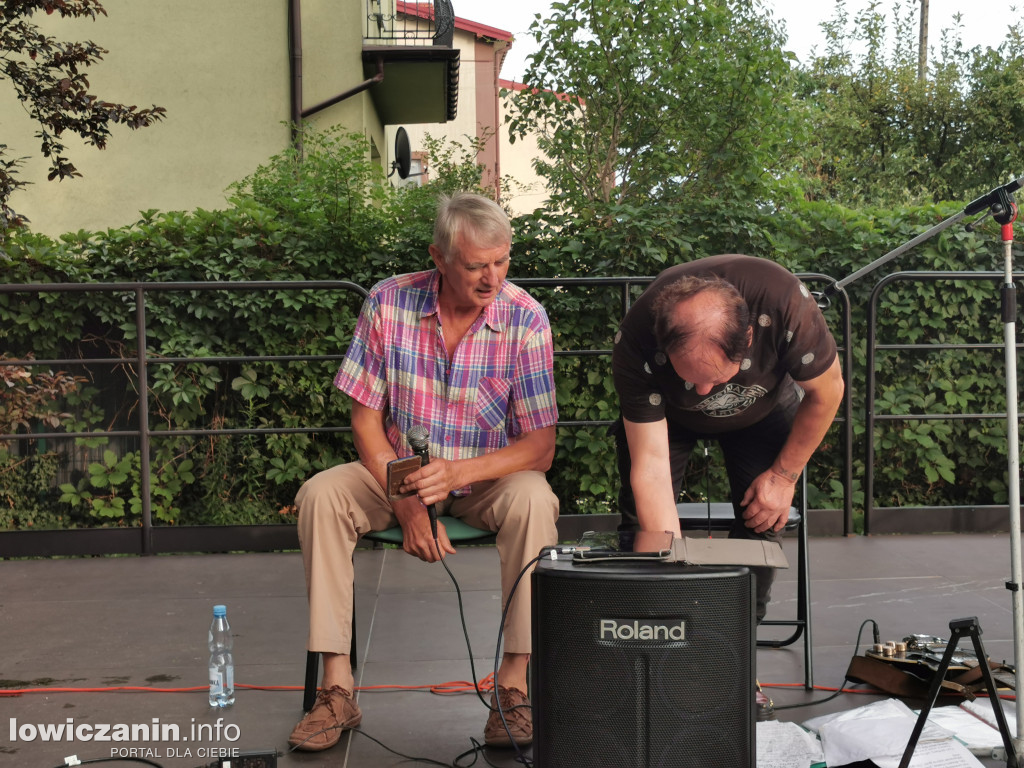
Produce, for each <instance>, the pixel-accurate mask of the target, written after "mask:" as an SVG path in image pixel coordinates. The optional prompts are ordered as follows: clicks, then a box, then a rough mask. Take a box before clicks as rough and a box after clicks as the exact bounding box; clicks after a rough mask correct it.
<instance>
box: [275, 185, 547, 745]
mask: <svg viewBox="0 0 1024 768" xmlns="http://www.w3.org/2000/svg"><path fill="white" fill-rule="evenodd" d="M511 242H512V231H511V227H510V225H509V221H508V217H507V216H506V215H505V213H504V212H503V211H502V210H501V208H500V207H498V206H497V205H496V204H495V203H494V202H493V201H491V200H488V199H486V198H483V197H480V196H478V195H472V194H459V195H455V196H453V197H451V198H443V199H442V200H441V203H440V205H439V208H438V216H437V220H436V222H435V226H434V242H433V244H432V245H431V246H430V249H429V251H430V255H431V257H432V258H433V261H434V265H435V269H432V270H429V271H426V272H417V273H413V274H408V275H397V276H395V277H392V278H389V279H387V280H384V281H382V282H380V283H378V284H377V285H376V286H374V287H373V289H372V290H371V292H370V295H369V297H368V298H367V299H366V301H365V303H364V304H363V308H362V311H361V314H360V317H359V321H358V323H357V325H356V330H355V334H354V337H353V339H352V342H351V344H350V345H349V348H348V351H347V352H346V355H345V359H344V360H343V362H342V365H341V368H340V370H339V371H338V375H337V377H336V378H335V381H334V383H335V386H337V387H338V388H339V389H341V390H342V391H343V392H345V393H347V394H348V395H349V396H351V398H352V434H353V437H354V441H355V446H356V450H357V452H358V454H359V461H358V462H353V463H351V464H342V465H339V466H336V467H333V468H331V469H327V470H324V471H323V472H320V473H318V474H317V475H315V476H314V477H312V478H310V479H309V480H308V481H307V482H306V483H304V484H303V486H302V487H301V488H300V489H299V493H298V495H297V497H296V504H297V506H298V508H299V522H298V529H299V542H300V544H301V546H302V558H303V564H304V566H305V571H306V589H307V593H308V596H309V608H310V627H309V641H308V648H309V650H310V651H319V652H320V653H321V654H322V657H323V662H324V664H323V667H324V669H323V677H322V680H321V691H320V694H319V696H318V697H317V700H316V704H315V705H314V706H313V708H312V709H311V710H310V711H309V712H308V713H306V715H305V717H304V718H303V719H302V720H301V721H300V722H299V724H298V725H296V726H295V730H294V731H293V732H292V735H291V738H290V739H289V743H290V744H292V745H293V746H295V747H297V748H298V749H303V750H308V751H319V750H323V749H328V748H330V747H332V746H334V745H335V744H337V743H338V741H339V740H340V738H341V733H342V730H343V729H344V728H354V727H356V726H357V725H359V723H360V722H361V720H362V713H361V712H360V710H359V706H358V705H357V704H356V702H355V699H354V697H353V694H352V691H353V685H354V681H353V676H352V666H351V663H350V660H349V656H348V653H349V650H350V647H351V639H352V638H351V627H352V580H353V569H352V552H353V550H354V548H355V545H356V542H357V540H358V538H359V536H360V534H362V533H366V532H368V531H378V530H383V529H385V528H389V527H392V526H394V525H396V524H397V525H400V526H401V527H402V534H403V539H404V545H403V548H404V549H405V551H406V552H408V553H409V554H412V555H416V556H417V557H419V558H421V559H422V560H425V561H427V562H431V563H432V562H435V561H436V560H438V559H440V558H443V557H445V556H446V555H449V554H454V553H455V548H454V547H453V546H452V544H451V542H450V541H449V540H448V537H447V535H446V534H445V531H444V525H443V524H438V525H437V538H436V541H435V539H434V538H433V535H432V532H431V525H430V521H429V517H428V511H427V507H428V506H430V505H436V509H437V512H438V514H442V513H443V514H447V515H452V516H455V517H458V518H460V519H462V520H465V521H466V522H467V523H468V524H470V525H472V526H475V527H478V528H484V529H488V530H491V531H496V532H497V549H498V555H499V559H500V561H501V588H502V605H503V606H504V605H505V603H507V602H508V600H509V593H510V592H511V588H512V585H513V583H514V582H515V580H516V577H517V576H518V575H519V574H520V572H521V571H522V569H523V568H524V567H525V566H526V564H527V563H529V562H530V560H531V559H533V558H534V557H535V556H536V555H537V554H538V553H539V552H540V550H541V549H542V548H543V547H545V546H548V545H551V544H555V543H556V541H557V533H556V529H555V521H556V519H557V517H558V500H557V498H556V497H555V495H554V494H553V493H552V491H551V488H550V486H549V485H548V483H547V480H546V479H545V477H544V472H545V471H546V470H547V469H548V467H550V466H551V460H552V457H553V456H554V451H555V423H556V422H557V420H558V412H557V408H556V405H555V387H554V376H553V364H552V363H553V348H552V341H551V328H550V326H549V324H548V319H547V314H546V313H545V312H544V309H543V307H541V305H540V304H538V303H537V302H536V301H535V300H534V299H533V298H531V297H530V296H529V295H528V294H527V293H526V292H525V291H523V290H521V289H520V288H517V287H516V286H514V285H512V284H511V283H509V282H507V281H506V280H505V276H506V275H507V273H508V268H509V251H510V248H511ZM413 426H421V427H425V428H426V429H427V430H428V432H429V436H430V446H429V448H430V461H429V463H428V464H426V465H425V466H423V467H422V468H420V469H419V470H418V471H416V472H415V473H413V474H412V475H410V476H409V477H408V478H407V480H406V481H405V483H404V485H403V486H402V489H401V490H402V491H403V492H406V491H409V492H413V493H411V495H409V496H407V497H406V498H402V499H399V500H395V501H390V500H389V497H388V496H387V495H386V494H385V492H384V487H385V483H386V479H385V478H386V474H387V464H388V462H389V461H390V460H392V459H395V458H396V457H398V456H408V455H411V454H412V453H413V451H412V450H411V448H410V446H409V443H408V441H407V439H406V434H407V433H408V431H409V429H410V428H411V427H413ZM414 631H415V628H410V634H413V633H414ZM530 642H531V638H530V584H529V579H524V580H522V581H521V582H520V584H519V586H518V587H517V589H516V594H515V597H514V599H513V600H512V602H511V605H510V607H509V610H508V614H507V617H506V623H505V627H504V655H503V657H502V661H501V665H500V667H499V669H498V673H497V678H496V680H495V685H496V693H497V697H495V696H492V697H491V702H492V711H491V714H490V716H489V717H488V719H487V724H486V726H485V729H484V739H485V741H486V743H487V744H490V745H498V746H501V745H506V746H510V745H511V743H512V740H514V741H515V742H516V743H517V744H528V743H530V742H531V741H532V739H533V722H532V713H531V710H530V704H529V701H528V699H527V698H526V693H525V691H526V689H527V688H526V675H527V663H528V661H529V654H530ZM496 698H497V699H498V700H500V703H501V710H502V712H504V714H505V720H506V722H507V723H508V726H509V729H508V732H507V731H506V729H505V727H504V726H503V724H502V721H501V717H500V715H499V713H498V711H497V708H496V707H495V706H493V705H495V699H496ZM325 729H326V730H325ZM509 734H511V740H510V735H509Z"/></svg>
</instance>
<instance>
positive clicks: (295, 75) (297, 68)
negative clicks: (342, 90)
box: [288, 0, 302, 152]
mask: <svg viewBox="0 0 1024 768" xmlns="http://www.w3.org/2000/svg"><path fill="white" fill-rule="evenodd" d="M288 61H289V66H290V69H291V72H290V75H291V78H290V82H291V93H290V94H289V95H290V96H291V99H290V101H291V109H290V121H291V131H292V144H293V145H294V146H295V147H296V148H298V149H299V151H300V152H301V151H302V137H301V134H300V132H299V128H300V124H301V122H302V4H301V0H288Z"/></svg>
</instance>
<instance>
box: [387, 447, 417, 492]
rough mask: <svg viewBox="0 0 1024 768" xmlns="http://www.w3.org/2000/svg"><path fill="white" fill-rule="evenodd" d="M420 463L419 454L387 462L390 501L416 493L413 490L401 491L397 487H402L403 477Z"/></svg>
mask: <svg viewBox="0 0 1024 768" xmlns="http://www.w3.org/2000/svg"><path fill="white" fill-rule="evenodd" d="M421 463H422V462H421V459H420V457H419V456H406V457H405V458H404V459H395V460H393V461H389V462H388V498H389V499H391V501H397V500H398V499H404V498H407V497H409V496H415V495H416V492H415V491H411V492H409V493H401V492H400V491H399V490H398V489H399V488H401V487H402V483H403V482H405V478H407V477H408V476H409V475H411V474H412V473H413V472H415V471H416V470H417V469H419V468H420V464H421Z"/></svg>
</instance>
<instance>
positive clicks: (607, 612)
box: [531, 561, 756, 768]
mask: <svg viewBox="0 0 1024 768" xmlns="http://www.w3.org/2000/svg"><path fill="white" fill-rule="evenodd" d="M532 579H533V654H534V655H533V661H532V670H533V679H532V688H533V690H532V691H531V696H532V700H533V705H534V758H535V765H536V766H537V768H571V767H572V766H581V767H582V766H586V767H587V768H593V767H594V766H615V768H627V767H629V766H637V768H653V767H662V766H664V767H666V768H667V767H678V768H707V767H708V766H723V767H726V766H727V767H728V768H744V767H745V766H750V768H753V766H754V763H755V759H756V754H755V748H754V728H755V716H754V674H753V669H754V652H755V651H754V648H755V637H754V631H755V630H754V577H753V575H752V574H751V573H750V572H749V571H748V569H746V568H721V567H716V568H696V567H692V566H684V565H679V564H675V563H657V564H625V563H621V564H620V563H614V564H607V565H605V564H588V565H578V566H577V565H572V564H568V563H561V562H557V561H556V562H549V561H542V562H541V563H540V564H539V565H538V567H537V569H536V570H535V571H534V574H533V577H532Z"/></svg>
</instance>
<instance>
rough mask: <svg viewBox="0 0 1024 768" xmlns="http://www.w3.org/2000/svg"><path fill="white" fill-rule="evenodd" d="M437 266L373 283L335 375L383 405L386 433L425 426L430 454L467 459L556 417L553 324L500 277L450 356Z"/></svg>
mask: <svg viewBox="0 0 1024 768" xmlns="http://www.w3.org/2000/svg"><path fill="white" fill-rule="evenodd" d="M439 287H440V274H439V273H438V272H437V270H429V271H426V272H416V273H412V274H407V275H397V276H395V277H392V278H388V279H387V280H383V281H382V282H380V283H378V284H377V285H375V286H374V287H373V289H372V290H371V291H370V295H369V296H368V297H367V299H366V301H365V302H364V303H363V308H362V311H361V312H360V316H359V321H358V322H357V324H356V330H355V335H354V337H353V339H352V342H351V344H350V345H349V348H348V351H347V352H346V353H345V358H344V360H343V361H342V364H341V368H340V369H339V371H338V375H337V376H336V377H335V379H334V384H335V386H336V387H338V389H340V390H342V391H343V392H345V393H347V394H348V395H350V396H351V397H353V398H354V399H355V400H357V401H358V402H359V403H361V404H362V405H365V406H366V407H368V408H372V409H374V410H382V411H385V412H386V413H385V428H386V431H387V435H388V440H389V441H390V443H391V446H392V447H393V448H394V449H395V452H396V453H397V454H398V455H399V456H406V455H409V454H411V453H412V451H411V449H410V448H409V445H408V443H407V441H406V439H405V434H406V432H408V430H409V428H410V427H411V426H413V425H414V424H419V425H422V426H424V427H426V428H427V429H428V430H429V432H430V455H431V456H439V457H442V458H445V459H449V460H455V459H467V458H472V457H474V456H479V455H481V454H484V453H489V452H492V451H496V450H498V449H499V448H503V447H505V446H506V445H508V443H509V440H510V439H514V438H515V437H516V436H518V435H520V434H523V433H525V432H532V431H534V430H536V429H541V428H543V427H549V426H552V425H554V424H555V423H556V422H557V421H558V409H557V406H556V404H555V384H554V373H553V356H554V355H553V348H552V342H551V327H550V324H549V322H548V317H547V313H546V312H545V311H544V308H543V307H542V306H541V305H540V304H539V303H538V302H537V301H536V300H534V299H533V298H532V297H531V296H530V295H529V294H528V293H526V291H524V290H523V289H521V288H519V287H517V286H515V285H513V284H512V283H510V282H508V281H506V282H505V283H504V284H503V285H502V288H501V291H500V292H499V293H498V295H497V297H496V298H495V299H494V301H493V302H491V303H490V304H489V305H488V306H487V307H486V308H485V309H484V311H483V312H482V313H481V314H480V317H478V318H477V320H476V322H474V323H473V325H472V327H471V328H470V329H469V331H468V332H467V333H466V335H465V336H464V337H463V338H462V340H461V341H460V342H459V345H458V347H457V348H456V349H455V350H454V353H453V355H452V361H451V363H450V364H449V362H448V356H447V354H446V353H445V346H444V336H443V333H442V327H441V316H440V314H439V312H438V289H439Z"/></svg>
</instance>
